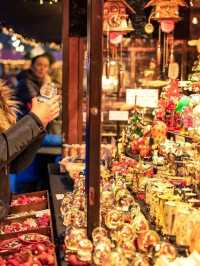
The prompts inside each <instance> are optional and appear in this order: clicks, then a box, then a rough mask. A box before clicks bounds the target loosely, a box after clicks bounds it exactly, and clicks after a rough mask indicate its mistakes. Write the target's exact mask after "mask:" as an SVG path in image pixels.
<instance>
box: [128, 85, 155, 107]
mask: <svg viewBox="0 0 200 266" xmlns="http://www.w3.org/2000/svg"><path fill="white" fill-rule="evenodd" d="M126 103H127V104H135V105H137V106H141V107H150V108H156V107H157V106H158V90H157V89H127V90H126Z"/></svg>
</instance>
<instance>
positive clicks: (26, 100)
mask: <svg viewBox="0 0 200 266" xmlns="http://www.w3.org/2000/svg"><path fill="white" fill-rule="evenodd" d="M52 63H53V58H52V57H51V56H50V55H49V54H47V53H42V54H39V55H37V56H35V57H34V58H32V60H31V67H30V69H28V70H23V71H22V72H20V73H19V74H18V75H17V80H18V85H17V88H16V92H15V95H16V98H17V100H18V101H20V102H21V103H22V104H21V105H20V113H19V117H23V116H24V115H25V114H27V113H28V112H29V111H30V109H31V101H32V98H34V97H37V96H39V95H40V92H41V91H40V90H41V88H42V86H43V85H44V84H46V83H49V82H50V80H51V78H50V76H49V74H48V73H49V69H50V66H51V64H52Z"/></svg>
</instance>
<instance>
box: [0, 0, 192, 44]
mask: <svg viewBox="0 0 200 266" xmlns="http://www.w3.org/2000/svg"><path fill="white" fill-rule="evenodd" d="M146 1H147V0H128V1H127V2H129V4H131V5H132V6H133V7H134V9H135V10H136V16H135V17H133V22H134V27H135V29H136V31H135V32H134V33H133V34H135V37H143V36H144V30H143V29H144V24H145V23H146V21H147V19H146V16H147V15H148V12H149V11H144V8H143V6H144V4H145V2H146ZM70 5H71V6H70V24H71V26H70V32H71V35H73V36H86V21H87V14H86V9H87V0H72V1H70ZM61 9H62V8H61V2H59V3H58V4H53V5H50V4H48V3H46V4H44V5H40V4H39V1H38V0H5V1H0V21H1V22H3V23H5V24H6V25H8V26H11V27H13V28H14V30H15V31H16V32H18V33H20V34H22V35H24V36H26V37H33V38H34V39H36V40H39V41H43V42H45V41H47V42H51V41H56V42H60V40H61V27H62V14H61V13H62V12H61ZM188 14H189V13H188V10H182V12H181V15H182V16H183V17H184V19H183V20H182V21H181V22H179V23H178V25H177V27H176V37H177V38H180V39H187V38H188V35H189V26H188V25H189V23H188ZM155 25H157V23H155ZM155 36H156V35H155Z"/></svg>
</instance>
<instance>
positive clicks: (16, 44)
mask: <svg viewBox="0 0 200 266" xmlns="http://www.w3.org/2000/svg"><path fill="white" fill-rule="evenodd" d="M1 33H2V34H4V35H6V36H8V37H9V38H10V42H11V44H12V46H13V48H14V49H15V50H16V51H17V52H21V53H23V52H25V49H26V47H27V46H29V47H31V48H35V47H38V46H43V43H41V42H38V41H36V40H35V39H30V38H26V37H24V36H23V35H21V34H19V33H16V32H15V31H14V30H13V29H12V28H7V27H1ZM46 46H47V47H49V48H50V49H52V50H57V51H60V50H61V45H59V44H56V43H54V42H51V43H48V44H46ZM0 48H2V44H1V45H0Z"/></svg>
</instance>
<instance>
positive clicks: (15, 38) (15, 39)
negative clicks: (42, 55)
mask: <svg viewBox="0 0 200 266" xmlns="http://www.w3.org/2000/svg"><path fill="white" fill-rule="evenodd" d="M55 1H57V0H55ZM1 31H2V33H3V34H5V35H7V36H9V37H10V38H11V41H12V45H13V47H14V48H15V49H16V51H19V52H24V49H25V45H27V46H31V47H32V48H34V47H37V46H42V43H41V42H38V41H36V40H34V39H29V38H25V37H23V36H22V35H21V34H18V33H16V32H14V30H13V29H12V28H6V27H2V28H1ZM47 46H48V47H49V48H50V49H53V50H57V51H59V50H60V49H61V46H60V45H58V44H56V43H54V42H52V43H49V44H47Z"/></svg>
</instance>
